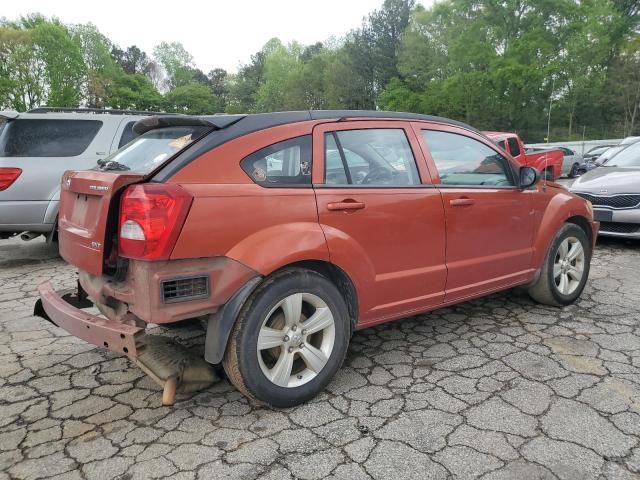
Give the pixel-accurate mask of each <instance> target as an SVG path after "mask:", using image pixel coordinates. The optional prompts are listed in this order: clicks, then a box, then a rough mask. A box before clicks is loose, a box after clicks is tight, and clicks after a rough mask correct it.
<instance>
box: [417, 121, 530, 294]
mask: <svg viewBox="0 0 640 480" xmlns="http://www.w3.org/2000/svg"><path fill="white" fill-rule="evenodd" d="M414 129H415V132H416V134H417V135H418V136H419V140H420V142H421V145H422V147H423V149H424V151H425V155H426V157H427V162H428V165H429V168H430V170H431V171H432V176H433V177H434V182H435V183H437V184H438V188H439V190H440V191H441V192H442V199H443V202H444V209H445V215H446V224H447V252H446V264H447V269H448V277H447V285H446V295H445V301H455V300H459V299H464V298H466V297H470V296H475V295H478V294H481V293H483V292H485V291H490V290H495V289H498V288H502V287H505V286H509V285H512V284H514V283H518V282H521V281H522V280H523V279H526V278H529V276H530V275H531V273H532V270H531V256H532V251H533V250H532V241H533V228H534V225H535V221H534V213H535V212H534V210H533V206H532V197H531V195H532V193H533V190H525V191H522V190H520V189H519V188H518V187H516V178H515V177H516V175H515V171H514V170H515V169H513V168H512V167H511V166H510V163H509V161H508V160H507V158H505V157H504V155H502V154H501V153H499V151H498V150H497V149H496V148H495V147H494V145H493V144H492V143H491V142H489V141H487V140H485V139H484V138H482V137H480V136H477V135H475V134H473V133H472V132H469V131H467V130H464V129H461V128H458V127H450V126H442V125H429V124H420V123H414Z"/></svg>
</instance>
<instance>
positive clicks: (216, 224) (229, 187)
mask: <svg viewBox="0 0 640 480" xmlns="http://www.w3.org/2000/svg"><path fill="white" fill-rule="evenodd" d="M317 123H318V122H317V121H309V122H299V123H294V124H288V125H282V126H278V127H273V128H269V129H266V130H261V131H258V132H254V133H251V134H248V135H245V136H243V137H241V138H239V139H235V140H232V141H229V142H227V143H225V144H223V145H220V146H219V147H217V148H215V149H213V150H211V151H209V152H207V153H205V154H204V155H202V156H201V157H199V158H197V159H196V160H194V161H193V162H191V163H190V164H188V165H186V166H185V167H184V168H183V169H182V170H180V171H179V172H178V173H176V174H175V175H174V176H173V177H172V178H171V179H170V180H169V181H170V182H171V183H177V184H180V185H181V186H182V187H183V188H185V189H187V190H189V191H190V192H191V193H192V194H193V196H194V201H193V204H192V206H191V210H190V211H189V215H188V216H187V220H186V221H185V225H184V227H183V228H182V232H181V233H180V236H179V237H178V241H177V242H176V246H175V247H174V250H173V253H172V255H171V258H172V259H173V258H193V257H214V256H227V257H230V258H233V259H234V260H237V261H239V262H241V263H243V264H244V265H246V266H248V267H250V268H251V269H253V270H255V271H257V272H259V273H261V274H263V275H268V274H269V273H271V272H273V271H274V270H276V269H278V268H280V267H281V266H283V265H287V264H289V263H293V262H297V261H301V260H324V261H328V260H329V252H328V249H327V245H326V241H325V237H324V234H323V232H322V229H321V228H320V225H319V223H318V210H317V207H316V199H315V194H314V190H313V188H311V185H309V186H308V187H300V188H280V187H277V188H266V187H262V186H260V185H257V184H255V183H253V182H252V181H251V179H249V177H248V176H247V174H246V173H245V172H244V171H243V170H242V169H241V168H240V161H241V160H242V159H243V158H244V157H246V156H247V155H250V154H251V153H253V152H255V151H257V150H260V149H261V148H264V147H266V146H268V145H272V144H274V143H278V142H280V141H283V140H287V139H289V138H293V137H297V136H301V135H310V134H311V130H312V128H313V126H314V125H316V124H317Z"/></svg>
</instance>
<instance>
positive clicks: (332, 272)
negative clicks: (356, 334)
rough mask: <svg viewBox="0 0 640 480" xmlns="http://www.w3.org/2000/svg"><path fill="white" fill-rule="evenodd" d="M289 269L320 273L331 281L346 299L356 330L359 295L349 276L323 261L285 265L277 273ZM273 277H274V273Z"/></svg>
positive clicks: (352, 324)
mask: <svg viewBox="0 0 640 480" xmlns="http://www.w3.org/2000/svg"><path fill="white" fill-rule="evenodd" d="M288 268H305V269H307V270H312V271H314V272H316V273H319V274H320V275H322V276H324V277H327V278H328V279H329V280H331V281H332V282H333V284H334V285H335V286H336V287H338V290H340V293H342V297H343V298H344V301H345V302H346V304H347V309H348V310H349V319H350V321H351V331H352V332H353V331H354V330H355V326H356V323H357V321H358V294H357V292H356V288H355V286H354V285H353V282H352V281H351V278H349V275H347V274H346V273H345V271H344V270H342V269H341V268H340V267H338V266H336V265H334V264H333V263H329V262H325V261H322V260H304V261H301V262H295V263H290V264H289V265H285V266H284V267H282V268H280V269H278V270H277V271H278V272H280V271H282V270H285V269H288ZM274 273H276V272H274ZM271 275H273V273H272V274H271Z"/></svg>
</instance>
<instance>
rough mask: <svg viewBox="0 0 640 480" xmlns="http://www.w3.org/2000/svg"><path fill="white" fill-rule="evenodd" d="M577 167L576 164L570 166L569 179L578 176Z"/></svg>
mask: <svg viewBox="0 0 640 480" xmlns="http://www.w3.org/2000/svg"><path fill="white" fill-rule="evenodd" d="M578 167H579V165H578V164H577V163H574V164H573V165H572V166H571V170H570V171H569V178H574V177H577V176H578Z"/></svg>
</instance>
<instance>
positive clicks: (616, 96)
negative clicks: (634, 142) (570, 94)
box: [605, 34, 640, 136]
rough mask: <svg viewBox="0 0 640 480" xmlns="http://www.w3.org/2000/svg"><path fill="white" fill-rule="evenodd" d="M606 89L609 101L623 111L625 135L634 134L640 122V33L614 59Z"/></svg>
mask: <svg viewBox="0 0 640 480" xmlns="http://www.w3.org/2000/svg"><path fill="white" fill-rule="evenodd" d="M605 91H606V92H608V95H607V99H608V100H609V102H611V104H613V105H615V106H616V107H617V109H618V111H620V112H622V115H621V116H622V118H623V122H624V130H623V134H624V136H630V135H633V134H634V133H635V132H636V129H637V127H638V124H640V121H639V119H640V34H636V35H634V36H633V38H632V40H631V41H630V42H629V44H628V46H627V47H626V48H625V49H624V50H623V51H622V52H621V53H620V55H619V56H618V57H617V58H616V59H615V60H614V62H613V64H612V66H611V70H610V72H609V78H608V80H607V84H606V87H605Z"/></svg>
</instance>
